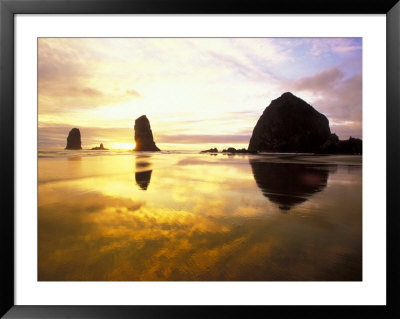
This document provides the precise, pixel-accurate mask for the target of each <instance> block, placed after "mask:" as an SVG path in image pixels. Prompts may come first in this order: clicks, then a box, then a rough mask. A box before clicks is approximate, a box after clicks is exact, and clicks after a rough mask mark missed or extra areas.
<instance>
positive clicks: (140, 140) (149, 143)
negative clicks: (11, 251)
mask: <svg viewBox="0 0 400 319" xmlns="http://www.w3.org/2000/svg"><path fill="white" fill-rule="evenodd" d="M135 142H136V147H135V149H134V151H150V152H158V151H160V149H159V148H158V147H157V146H156V143H154V140H153V133H152V131H151V128H150V122H149V120H148V119H147V117H146V115H142V116H141V117H139V118H137V119H136V121H135Z"/></svg>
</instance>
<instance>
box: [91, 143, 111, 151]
mask: <svg viewBox="0 0 400 319" xmlns="http://www.w3.org/2000/svg"><path fill="white" fill-rule="evenodd" d="M92 150H95V151H108V148H104V146H103V143H100V146H96V147H93V148H92Z"/></svg>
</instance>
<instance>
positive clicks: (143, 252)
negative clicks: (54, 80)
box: [38, 154, 361, 281]
mask: <svg viewBox="0 0 400 319" xmlns="http://www.w3.org/2000/svg"><path fill="white" fill-rule="evenodd" d="M65 162H68V159H67V157H66V158H65V159H64V160H62V159H60V158H57V159H48V158H46V159H39V168H40V170H41V173H40V174H39V185H38V190H39V214H38V234H39V237H38V257H39V258H38V280H44V281H54V280H56V281H63V280H89V281H93V280H94V281H98V280H101V281H108V280H112V281H131V280H144V281H154V280H263V281H264V280H280V281H282V280H361V167H360V166H357V165H355V166H353V169H349V168H348V167H346V166H340V165H339V166H338V168H337V170H336V171H334V172H333V173H330V175H329V182H328V183H327V184H326V185H325V186H324V188H323V189H321V191H319V192H317V193H315V194H313V195H309V196H308V197H307V199H306V200H304V201H302V202H301V203H298V204H297V205H295V206H293V207H292V208H291V210H290V211H289V213H288V214H285V215H283V214H281V213H280V209H279V208H278V207H277V205H275V204H274V202H273V201H272V202H270V200H269V199H268V197H264V196H263V194H262V192H260V190H259V189H258V186H257V183H256V181H255V180H254V178H253V171H252V167H251V165H249V158H248V157H247V156H244V157H233V158H229V160H228V158H227V157H211V156H203V155H197V154H193V155H188V154H181V155H179V154H173V155H171V154H157V155H154V156H151V157H146V155H142V154H136V155H132V154H129V155H117V156H116V155H113V156H107V155H104V156H94V157H90V156H83V157H82V158H81V160H80V161H79V164H80V165H78V166H75V165H65ZM70 163H71V162H70ZM182 163H183V164H182ZM57 167H58V171H59V173H58V174H56V175H57V178H54V176H53V175H54V174H52V173H51V171H52V169H56V168H57ZM61 168H62V169H61ZM132 168H134V170H135V174H136V173H137V172H139V173H140V172H146V171H149V168H150V169H151V170H152V171H154V173H153V174H151V180H150V179H149V181H148V182H149V183H150V184H147V189H146V191H143V190H142V188H141V187H140V184H139V183H138V181H137V177H136V175H135V177H134V178H133V177H132ZM313 169H314V168H313ZM278 171H279V170H278ZM44 172H47V174H48V176H47V175H46V174H44ZM318 176H319V175H318ZM276 178H278V177H276ZM135 179H136V180H135ZM132 182H133V183H138V184H139V186H137V187H132ZM308 182H309V181H308ZM314 182H315V181H313V183H314ZM149 185H150V186H149ZM342 225H346V227H342Z"/></svg>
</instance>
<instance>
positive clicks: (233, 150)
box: [222, 147, 248, 154]
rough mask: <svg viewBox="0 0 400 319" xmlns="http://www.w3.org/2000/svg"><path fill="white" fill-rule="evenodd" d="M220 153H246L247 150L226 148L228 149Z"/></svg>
mask: <svg viewBox="0 0 400 319" xmlns="http://www.w3.org/2000/svg"><path fill="white" fill-rule="evenodd" d="M222 153H235V154H236V153H248V150H246V149H245V148H242V149H240V150H237V149H236V148H234V147H228V149H226V150H223V151H222Z"/></svg>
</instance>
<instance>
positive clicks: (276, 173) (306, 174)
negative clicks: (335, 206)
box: [249, 159, 332, 210]
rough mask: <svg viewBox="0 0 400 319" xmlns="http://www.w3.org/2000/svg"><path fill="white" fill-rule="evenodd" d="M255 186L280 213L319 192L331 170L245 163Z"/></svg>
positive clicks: (306, 166)
mask: <svg viewBox="0 0 400 319" xmlns="http://www.w3.org/2000/svg"><path fill="white" fill-rule="evenodd" d="M249 162H250V165H251V169H252V171H253V175H254V179H255V181H256V183H257V186H258V187H259V188H260V189H261V191H262V193H263V194H264V196H265V197H267V198H268V199H269V200H270V201H271V202H273V203H275V204H277V205H278V206H279V208H280V209H282V210H289V209H291V208H292V207H293V206H294V205H297V204H300V203H303V202H305V201H306V200H307V199H308V197H310V196H312V195H313V194H315V193H317V192H320V191H322V190H323V189H324V188H325V187H326V184H327V181H328V176H329V170H330V169H332V167H328V166H325V167H324V166H318V167H316V165H312V164H291V163H268V162H261V161H259V160H256V159H250V160H249Z"/></svg>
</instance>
